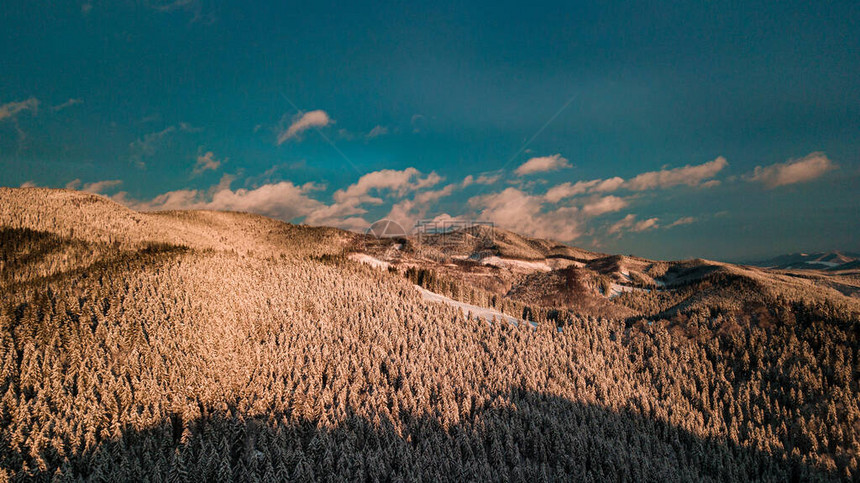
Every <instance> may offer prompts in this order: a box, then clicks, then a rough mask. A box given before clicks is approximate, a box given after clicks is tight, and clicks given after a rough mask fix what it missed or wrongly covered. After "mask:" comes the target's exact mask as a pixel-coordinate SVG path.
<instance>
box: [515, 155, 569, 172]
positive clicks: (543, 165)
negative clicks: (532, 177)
mask: <svg viewBox="0 0 860 483" xmlns="http://www.w3.org/2000/svg"><path fill="white" fill-rule="evenodd" d="M569 167H570V163H569V162H568V161H567V159H565V158H563V157H562V156H561V154H553V155H552V156H541V157H537V158H531V159H529V160H528V161H526V162H525V163H523V164H522V165H521V166H520V167H518V168H517V169H515V170H514V173H516V174H517V175H519V176H524V175H527V174H533V173H543V172H546V171H555V170H558V169H562V168H569Z"/></svg>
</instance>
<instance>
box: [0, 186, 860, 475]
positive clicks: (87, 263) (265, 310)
mask: <svg viewBox="0 0 860 483" xmlns="http://www.w3.org/2000/svg"><path fill="white" fill-rule="evenodd" d="M70 199H72V200H75V201H74V203H72V202H70V201H69V200H70ZM58 203H59V205H60V206H61V207H65V208H58V207H57V204H58ZM0 204H2V207H0V222H2V228H0V295H2V296H0V303H2V306H0V480H9V481H135V480H142V481H171V482H172V481H201V482H202V481H343V480H350V481H607V480H610V481H694V480H707V481H749V480H756V481H758V480H761V481H810V480H812V481H831V480H835V481H839V480H857V479H860V467H859V466H860V388H858V379H860V377H858V376H860V353H858V351H860V321H858V317H857V312H856V311H854V309H853V307H854V306H853V305H852V304H850V303H848V302H845V300H847V299H845V300H838V299H837V300H814V299H808V298H803V297H794V296H792V295H790V294H789V295H785V296H780V297H777V298H772V299H767V303H762V304H757V305H752V304H749V303H747V304H739V305H738V306H737V307H735V309H736V310H728V309H726V308H725V304H724V305H723V306H720V307H708V306H707V304H704V303H698V304H690V305H689V307H688V308H686V309H685V308H683V307H682V308H681V309H679V310H676V311H673V312H671V314H670V313H669V312H665V311H661V310H659V307H658V308H655V307H657V306H658V305H659V304H660V303H661V301H660V300H657V296H656V295H650V294H649V295H647V296H646V295H636V293H630V294H625V295H624V297H623V298H619V300H621V303H624V304H627V306H629V307H638V308H637V309H636V310H639V311H640V312H641V313H646V312H647V313H650V314H651V315H648V316H643V317H612V318H607V317H599V316H594V315H590V314H589V315H584V314H578V313H577V312H576V311H575V310H562V311H559V312H554V314H553V316H552V317H547V316H546V314H548V313H549V312H548V311H547V310H545V309H541V310H537V309H535V311H534V312H535V314H536V316H535V317H534V318H535V319H536V327H535V326H533V325H531V324H519V325H517V326H515V325H512V324H508V323H502V322H498V321H491V322H488V321H487V320H484V319H482V318H478V317H474V316H472V315H470V314H469V313H467V312H465V311H463V310H462V309H460V308H458V307H456V306H452V305H447V304H441V303H432V302H429V301H426V300H424V299H423V298H422V297H421V295H420V294H419V293H418V292H417V291H416V290H415V289H414V286H413V283H414V282H417V280H416V278H417V277H418V275H417V273H418V272H417V271H415V270H413V271H412V272H410V273H409V274H408V277H409V278H408V277H405V276H403V274H401V273H398V272H397V271H396V270H379V269H375V268H373V267H370V266H367V265H363V264H360V263H357V262H355V261H353V260H351V259H349V258H348V257H345V256H342V253H343V249H344V246H345V244H346V243H348V242H349V240H350V237H352V236H353V235H350V234H346V233H344V232H339V231H337V230H329V229H316V228H309V227H298V226H292V225H286V224H283V223H281V222H277V221H274V220H269V219H266V218H263V217H258V216H251V215H242V214H233V213H213V212H166V213H156V214H141V213H136V212H132V211H130V210H126V209H124V208H121V207H119V206H118V205H114V204H112V203H110V202H108V201H106V200H104V199H102V198H99V197H95V196H92V197H91V196H89V195H79V194H72V193H70V192H56V193H53V194H46V192H45V191H44V190H43V191H38V190H30V191H27V190H4V191H3V192H2V196H0ZM422 277H430V276H429V275H422ZM428 279H429V278H428ZM434 280H435V279H434ZM709 280H710V279H709ZM434 283H436V284H437V285H438V284H439V283H440V282H438V281H436V282H434ZM708 283H709V287H710V289H709V290H730V289H731V290H740V291H743V290H752V289H750V288H745V287H744V286H743V285H740V286H738V285H737V284H738V283H740V282H736V281H733V280H725V279H720V278H715V279H713V280H710V281H709V282H708ZM727 285H731V287H730V288H725V286H727ZM445 287H446V290H447V291H448V292H451V293H448V294H446V295H461V294H463V293H470V294H471V297H472V301H473V302H479V301H484V300H487V297H488V296H487V295H486V294H485V293H484V292H480V291H476V290H475V289H474V288H472V287H466V286H463V287H456V286H455V282H451V281H450V280H446V282H445ZM738 287H740V288H738ZM678 290H679V293H681V292H683V291H684V290H693V289H692V288H689V287H687V288H684V287H680V288H678ZM453 292H456V293H453ZM476 294H477V295H476ZM667 297H668V295H667ZM494 303H497V305H498V306H500V307H502V306H503V305H504V303H503V302H502V301H497V302H494ZM518 304H519V305H518ZM504 307H505V310H506V311H520V310H522V303H521V302H516V303H515V302H513V301H511V302H509V303H508V305H507V306H504ZM649 307H651V309H648V308H649ZM631 310H632V309H631ZM649 310H650V312H649Z"/></svg>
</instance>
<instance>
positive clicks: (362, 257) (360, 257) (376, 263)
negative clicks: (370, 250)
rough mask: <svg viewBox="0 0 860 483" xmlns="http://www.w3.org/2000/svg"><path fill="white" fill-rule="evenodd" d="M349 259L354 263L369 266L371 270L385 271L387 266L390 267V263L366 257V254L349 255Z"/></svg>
mask: <svg viewBox="0 0 860 483" xmlns="http://www.w3.org/2000/svg"><path fill="white" fill-rule="evenodd" d="M349 259H350V260H355V261H356V262H359V263H364V264H367V265H370V266H371V267H373V268H382V269H387V268H388V267H389V266H391V264H390V263H388V262H386V261H383V260H380V259H378V258H376V257H371V256H370V255H368V254H366V253H350V254H349Z"/></svg>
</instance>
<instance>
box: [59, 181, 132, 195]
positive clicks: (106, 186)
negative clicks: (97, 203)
mask: <svg viewBox="0 0 860 483" xmlns="http://www.w3.org/2000/svg"><path fill="white" fill-rule="evenodd" d="M121 184H122V180H118V179H108V180H104V181H96V182H94V183H87V184H85V185H83V186H81V180H80V179H74V180H72V181H69V182H68V183H66V189H67V190H78V189H79V190H80V191H86V192H87V193H96V194H100V193H104V192H105V191H109V190H110V189H111V188H116V187H117V186H119V185H121Z"/></svg>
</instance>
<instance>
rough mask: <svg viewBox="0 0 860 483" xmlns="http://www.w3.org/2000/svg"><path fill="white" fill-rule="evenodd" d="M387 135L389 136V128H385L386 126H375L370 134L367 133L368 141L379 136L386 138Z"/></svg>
mask: <svg viewBox="0 0 860 483" xmlns="http://www.w3.org/2000/svg"><path fill="white" fill-rule="evenodd" d="M386 134H388V128H387V127H385V126H374V128H373V129H371V130H370V132H369V133H367V136H365V137H366V138H367V139H373V138H378V137H379V136H385V135H386Z"/></svg>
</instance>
